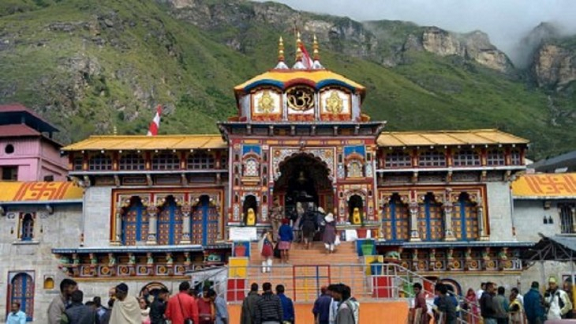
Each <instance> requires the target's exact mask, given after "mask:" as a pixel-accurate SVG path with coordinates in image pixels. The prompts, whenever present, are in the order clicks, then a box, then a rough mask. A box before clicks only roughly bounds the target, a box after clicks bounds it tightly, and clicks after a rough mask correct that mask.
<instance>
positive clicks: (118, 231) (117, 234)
mask: <svg viewBox="0 0 576 324" xmlns="http://www.w3.org/2000/svg"><path fill="white" fill-rule="evenodd" d="M114 214H115V215H114V222H115V223H114V224H115V225H114V243H115V244H118V245H120V244H122V209H120V208H118V209H116V212H115V213H114Z"/></svg>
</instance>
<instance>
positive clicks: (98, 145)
mask: <svg viewBox="0 0 576 324" xmlns="http://www.w3.org/2000/svg"><path fill="white" fill-rule="evenodd" d="M227 147H228V146H227V144H226V142H224V140H223V139H222V136H221V135H157V136H145V135H120V136H117V135H107V136H90V137H89V138H87V139H85V140H83V141H80V142H78V143H74V144H70V145H68V146H66V147H64V148H62V150H63V151H83V150H85V151H99V150H143V151H146V150H191V149H223V148H227Z"/></svg>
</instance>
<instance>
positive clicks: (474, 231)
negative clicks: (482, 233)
mask: <svg viewBox="0 0 576 324" xmlns="http://www.w3.org/2000/svg"><path fill="white" fill-rule="evenodd" d="M452 229H453V231H454V236H455V237H456V239H457V240H460V241H473V240H477V239H478V212H477V208H476V204H474V203H473V202H471V201H470V198H469V196H468V194H467V193H466V192H463V193H461V194H460V197H459V198H458V202H457V203H456V204H454V210H453V212H452Z"/></svg>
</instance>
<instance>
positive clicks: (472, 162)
mask: <svg viewBox="0 0 576 324" xmlns="http://www.w3.org/2000/svg"><path fill="white" fill-rule="evenodd" d="M479 165H480V154H478V152H476V151H474V150H460V151H457V152H456V154H454V166H457V167H463V166H479Z"/></svg>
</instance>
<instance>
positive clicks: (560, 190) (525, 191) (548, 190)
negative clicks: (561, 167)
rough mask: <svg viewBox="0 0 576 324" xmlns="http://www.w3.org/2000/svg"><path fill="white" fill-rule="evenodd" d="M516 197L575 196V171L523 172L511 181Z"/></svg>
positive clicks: (550, 197) (551, 197)
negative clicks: (523, 173)
mask: <svg viewBox="0 0 576 324" xmlns="http://www.w3.org/2000/svg"><path fill="white" fill-rule="evenodd" d="M512 194H513V195H514V197H516V198H525V199H542V198H549V199H553V198H557V199H560V198H567V197H571V198H576V173H543V174H525V175H523V176H521V177H519V178H518V179H516V181H514V182H513V183H512Z"/></svg>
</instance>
